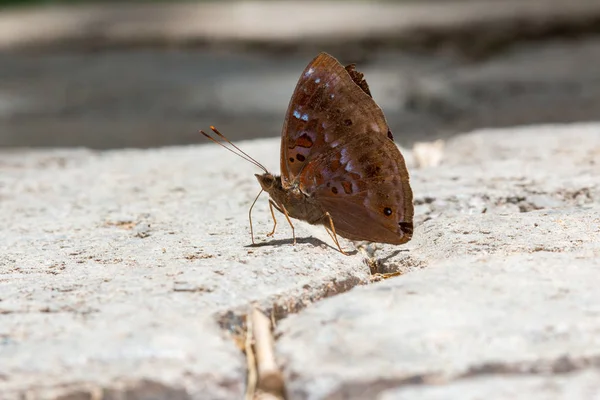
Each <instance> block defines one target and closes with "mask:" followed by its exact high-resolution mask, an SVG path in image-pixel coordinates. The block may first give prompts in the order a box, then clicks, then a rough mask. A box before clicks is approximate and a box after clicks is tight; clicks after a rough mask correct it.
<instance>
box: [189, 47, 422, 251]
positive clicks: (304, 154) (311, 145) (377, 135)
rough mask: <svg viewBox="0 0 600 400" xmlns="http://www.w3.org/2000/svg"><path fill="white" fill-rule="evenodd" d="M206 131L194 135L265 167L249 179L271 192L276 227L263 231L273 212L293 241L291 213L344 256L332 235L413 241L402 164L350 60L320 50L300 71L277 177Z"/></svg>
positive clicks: (221, 137) (408, 189)
mask: <svg viewBox="0 0 600 400" xmlns="http://www.w3.org/2000/svg"><path fill="white" fill-rule="evenodd" d="M211 129H212V131H213V132H214V133H215V134H216V135H217V137H218V139H216V138H214V137H212V136H211V135H209V134H207V133H205V132H204V131H200V132H201V133H202V134H203V135H204V136H206V137H207V138H209V139H211V140H212V141H214V142H216V143H218V144H220V145H221V146H223V147H225V148H227V149H228V150H230V151H232V152H234V153H235V154H237V155H238V156H240V157H242V158H244V159H246V160H248V161H250V162H252V163H253V164H254V165H256V166H257V167H259V168H261V169H262V170H263V171H264V173H263V174H255V176H256V178H257V179H258V182H259V183H260V186H261V188H262V190H261V192H260V193H259V196H260V194H261V193H262V191H266V192H267V193H268V194H269V196H270V199H269V206H270V210H271V215H272V217H273V221H274V226H273V230H272V231H271V233H269V234H268V236H272V235H273V234H274V233H275V228H276V226H277V220H276V219H275V212H274V209H275V210H277V211H279V212H280V213H282V214H283V215H284V216H285V218H286V219H287V221H288V223H289V224H290V226H291V227H292V235H293V238H294V244H295V243H296V235H295V232H294V225H293V224H292V221H291V218H295V219H298V220H302V221H306V222H308V223H310V224H313V225H323V226H324V227H325V229H326V230H327V232H328V233H329V234H330V236H331V237H332V239H333V240H334V242H335V244H336V245H337V247H338V249H339V250H340V252H342V253H344V254H346V253H345V252H344V251H343V250H342V247H341V246H340V244H339V241H338V239H337V236H338V235H339V236H342V237H344V238H347V239H350V240H358V241H370V242H380V243H390V244H402V243H406V242H408V241H409V240H410V239H411V238H412V234H413V214H414V208H413V202H412V200H413V195H412V190H411V187H410V183H409V175H408V170H407V168H406V163H405V161H404V157H403V156H402V154H401V153H400V150H399V149H398V147H397V146H396V144H395V143H394V137H393V135H392V132H391V131H390V129H389V126H388V124H387V122H386V119H385V116H384V115H383V111H382V110H381V108H379V106H378V105H377V103H375V101H374V100H373V98H372V96H371V92H370V90H369V86H368V85H367V82H366V81H365V79H364V75H363V74H362V73H360V72H358V71H357V70H356V68H355V65H354V64H351V65H348V66H346V67H344V66H342V65H341V64H340V63H339V62H338V61H337V60H336V59H335V58H333V57H332V56H330V55H329V54H327V53H320V54H319V55H318V56H317V57H316V58H315V59H313V60H312V61H311V62H310V63H309V64H308V66H307V67H306V68H305V69H304V71H303V72H302V75H301V76H300V79H299V80H298V83H297V85H296V89H295V90H294V94H293V95H292V98H291V100H290V103H289V106H288V110H287V113H286V116H285V122H284V124H283V130H282V134H281V159H280V162H281V175H280V176H278V175H273V174H271V173H270V172H269V171H267V169H266V168H265V167H264V166H262V165H261V164H260V163H258V162H257V161H256V160H254V159H253V158H252V157H250V156H248V155H247V154H246V153H244V152H243V151H242V150H241V149H239V148H238V147H237V146H235V145H234V144H233V143H231V142H230V141H229V140H228V139H227V138H226V137H225V136H224V135H222V134H221V133H220V132H219V131H218V130H217V129H216V128H215V127H213V126H211ZM229 146H232V147H229ZM259 196H257V197H256V199H255V200H254V203H255V202H256V200H257V199H258V197H259ZM254 203H252V207H253V206H254ZM252 207H251V208H250V231H251V235H252V242H253V243H254V233H253V230H252V216H251V212H252Z"/></svg>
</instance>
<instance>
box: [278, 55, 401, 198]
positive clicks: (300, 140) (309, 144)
mask: <svg viewBox="0 0 600 400" xmlns="http://www.w3.org/2000/svg"><path fill="white" fill-rule="evenodd" d="M366 133H369V134H377V135H383V137H389V138H390V139H391V138H392V136H391V132H390V130H389V128H388V125H387V122H386V120H385V117H384V115H383V112H382V111H381V109H380V108H379V106H378V105H377V104H376V103H375V101H373V99H372V98H371V95H370V92H369V87H368V85H367V83H366V81H365V80H364V79H363V75H362V74H361V73H360V72H358V71H356V70H355V69H354V65H349V66H348V67H346V68H344V67H343V66H342V65H341V64H340V63H339V62H338V61H337V60H336V59H335V58H333V57H331V56H330V55H329V54H326V53H321V54H319V55H318V56H317V57H316V58H315V59H314V60H312V61H311V62H310V63H309V64H308V66H307V67H306V69H305V70H304V71H303V72H302V75H301V76H300V79H299V80H298V84H297V85H296V89H295V90H294V94H293V95H292V99H291V100H290V104H289V106H288V110H287V114H286V117H285V122H284V125H283V131H282V138H281V175H282V176H281V179H282V183H283V185H284V187H290V186H291V185H292V182H293V181H295V180H296V178H297V177H298V175H299V174H300V172H301V171H302V169H303V168H304V167H305V166H306V165H307V164H309V163H310V162H311V161H313V160H315V158H319V157H323V156H325V153H327V152H328V151H330V150H331V149H332V148H334V147H335V146H336V145H337V144H338V140H340V139H341V138H343V137H345V136H347V135H348V134H352V135H356V134H366Z"/></svg>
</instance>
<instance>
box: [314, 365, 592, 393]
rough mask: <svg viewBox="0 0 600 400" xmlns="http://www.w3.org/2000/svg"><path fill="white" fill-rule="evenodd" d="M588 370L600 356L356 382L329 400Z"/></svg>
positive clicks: (346, 386)
mask: <svg viewBox="0 0 600 400" xmlns="http://www.w3.org/2000/svg"><path fill="white" fill-rule="evenodd" d="M588 368H600V354H598V355H593V356H587V357H570V356H568V355H564V356H561V357H558V358H556V359H554V360H538V361H533V362H529V361H525V362H516V363H502V362H488V363H484V364H481V365H474V366H472V367H469V368H468V369H467V370H466V371H465V372H463V373H459V374H456V375H454V376H450V375H447V374H444V373H441V372H432V373H423V374H415V375H411V376H405V377H402V378H396V379H394V378H390V379H378V380H376V381H370V382H353V383H351V384H349V385H344V387H341V388H338V389H337V390H335V391H334V392H332V393H330V394H329V395H328V396H327V397H326V398H327V399H328V400H341V399H345V400H360V399H371V398H373V399H374V398H377V396H378V395H379V394H381V393H382V392H383V391H385V390H390V389H398V388H400V387H405V386H413V385H431V384H436V385H440V384H449V383H452V382H457V381H461V380H466V379H471V378H476V377H481V376H489V375H503V376H523V375H563V374H568V373H572V372H576V371H581V370H585V369H588Z"/></svg>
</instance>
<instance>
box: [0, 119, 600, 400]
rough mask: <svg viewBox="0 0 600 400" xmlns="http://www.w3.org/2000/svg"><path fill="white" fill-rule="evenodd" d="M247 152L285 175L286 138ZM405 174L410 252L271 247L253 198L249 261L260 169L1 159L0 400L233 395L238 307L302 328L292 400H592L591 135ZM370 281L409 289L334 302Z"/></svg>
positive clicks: (595, 226) (196, 158)
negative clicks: (411, 205)
mask: <svg viewBox="0 0 600 400" xmlns="http://www.w3.org/2000/svg"><path fill="white" fill-rule="evenodd" d="M396 135H399V134H398V133H396ZM240 146H242V147H243V149H244V150H246V151H247V152H248V153H250V154H251V155H253V156H254V157H256V158H257V159H258V160H259V161H261V162H263V163H264V164H266V165H267V166H269V167H270V168H271V169H272V170H273V171H274V172H277V170H278V167H277V166H278V157H279V156H278V148H279V143H278V140H276V139H273V140H260V141H254V142H246V143H240ZM406 156H407V160H408V163H409V166H410V167H411V177H412V186H413V190H414V192H415V203H416V215H417V218H416V222H417V227H416V233H415V235H414V239H413V240H412V241H411V242H409V243H408V244H407V245H405V246H401V247H391V246H371V247H370V249H371V250H370V251H371V253H370V255H367V254H366V253H364V252H362V251H361V252H357V253H356V254H354V255H353V256H349V257H346V256H343V255H341V254H340V253H339V252H337V251H336V250H335V249H334V248H333V247H332V246H331V244H332V243H331V241H330V239H329V238H328V236H327V234H326V233H325V231H324V230H323V229H322V228H321V227H312V226H308V225H306V224H304V223H300V222H298V223H296V228H297V229H296V232H297V235H298V238H299V243H298V244H297V245H296V246H292V244H291V230H290V228H289V227H288V226H287V224H285V220H284V219H283V218H281V217H279V223H280V224H279V226H278V228H277V232H276V234H275V237H274V238H266V237H265V233H266V232H269V231H270V229H271V227H272V223H271V221H270V214H269V211H268V206H267V201H266V198H263V199H261V200H259V202H258V203H257V206H256V207H255V210H254V214H253V215H254V224H255V233H256V237H257V242H258V244H259V245H258V246H253V247H252V246H249V244H250V237H249V229H248V221H247V211H248V207H249V205H250V203H251V202H252V200H253V199H254V196H255V195H256V193H257V190H258V184H257V183H256V182H255V180H254V177H253V176H252V175H253V173H255V172H258V171H256V170H255V168H254V167H252V166H251V165H250V164H248V163H246V162H245V161H243V160H241V159H238V158H236V157H234V156H233V155H231V154H229V153H227V152H225V150H223V149H221V148H218V147H216V146H214V145H207V146H190V147H178V148H165V149H158V150H120V151H109V152H92V151H86V150H47V151H39V150H38V151H34V150H22V151H10V152H9V151H4V152H2V153H0V219H1V221H2V222H3V223H2V225H1V226H0V398H2V399H4V398H6V399H11V400H12V399H21V398H33V399H38V398H40V399H54V398H62V399H66V398H70V399H75V398H99V397H98V396H104V397H105V398H159V399H162V398H165V399H188V398H189V399H203V398H211V399H230V398H231V399H237V398H241V396H242V393H243V391H244V386H245V360H244V357H243V354H242V353H241V352H240V350H239V349H238V348H237V346H236V344H235V342H234V340H233V339H232V337H231V335H230V334H229V331H230V330H232V329H235V328H236V327H238V324H239V323H240V321H241V319H240V316H242V315H243V314H244V312H245V311H246V310H247V307H248V306H249V304H251V303H255V304H258V305H259V306H260V307H261V308H263V309H266V310H269V309H274V310H275V311H276V313H277V315H278V316H285V314H286V313H288V312H292V313H294V312H297V314H295V315H290V316H288V317H287V318H285V319H283V320H282V321H280V322H279V325H278V337H277V347H276V349H277V355H278V359H279V360H280V362H281V364H282V366H283V368H284V372H285V376H286V387H287V389H288V391H289V393H288V394H289V399H305V398H306V399H325V398H327V399H336V398H350V399H353V398H354V399H363V398H381V399H397V398H436V396H437V398H473V399H474V398H477V396H480V395H481V396H483V397H485V398H502V394H503V393H512V392H510V390H512V389H511V388H514V390H515V391H516V390H517V389H518V388H522V390H523V393H527V394H528V396H527V398H533V399H537V398H540V399H541V398H544V399H546V398H550V399H553V398H569V399H571V398H573V399H586V400H587V399H589V398H594V397H593V396H597V393H598V386H597V385H596V384H595V380H594V379H595V377H596V375H597V370H598V368H599V367H600V351H599V350H598V349H600V334H599V333H600V308H599V305H600V291H598V290H597V286H598V282H599V281H600V261H599V260H600V257H599V256H600V201H599V199H600V179H599V176H600V173H599V171H600V170H599V168H600V124H579V125H567V126H537V127H528V128H515V129H506V130H496V131H493V130H488V131H480V132H475V133H472V134H467V135H463V136H459V137H456V138H455V139H453V140H451V141H449V142H448V143H447V144H446V152H445V154H444V159H443V161H442V164H441V165H440V166H438V167H432V168H425V169H415V168H412V157H411V156H410V153H409V152H406ZM343 243H344V246H345V247H349V248H350V247H351V246H352V244H351V243H349V242H347V241H344V242H343ZM373 249H375V250H373ZM373 251H374V252H373ZM367 265H370V266H377V267H378V269H379V270H380V271H382V272H392V271H403V272H405V274H404V275H402V276H399V277H396V278H393V279H389V280H386V281H384V282H378V283H374V284H372V285H366V286H363V287H359V288H356V289H352V290H350V291H349V292H348V293H344V294H340V293H341V292H344V291H348V290H349V289H351V288H352V287H354V286H357V285H361V284H367V283H368V282H369V281H370V276H369V268H368V267H367ZM337 294H339V295H338V296H335V297H333V298H331V299H325V300H322V301H320V300H321V299H323V298H325V297H331V296H333V295H337ZM311 303H315V304H312V305H311ZM306 306H308V308H306V309H304V310H302V309H303V308H304V307H306ZM498 387H505V388H506V391H504V392H503V391H501V390H499V389H497V388H498ZM543 388H546V389H547V390H546V389H543ZM538 389H539V390H538ZM544 390H546V391H544ZM548 390H551V391H548ZM461 393H463V395H464V397H461ZM535 393H538V394H535ZM546 393H549V394H548V395H547V396H546V397H544V396H545V395H546ZM588 393H591V395H590V396H592V397H590V396H587V394H588ZM529 394H531V396H529ZM534 394H535V396H537V397H535V396H534ZM94 396H96V397H94ZM469 396H470V397H469ZM494 396H496V397H494ZM560 396H563V397H560ZM513 397H514V396H513Z"/></svg>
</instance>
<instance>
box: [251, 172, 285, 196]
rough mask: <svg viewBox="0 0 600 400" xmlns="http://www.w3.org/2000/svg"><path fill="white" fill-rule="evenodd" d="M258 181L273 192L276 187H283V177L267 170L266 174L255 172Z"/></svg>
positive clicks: (263, 187)
mask: <svg viewBox="0 0 600 400" xmlns="http://www.w3.org/2000/svg"><path fill="white" fill-rule="evenodd" d="M254 176H256V179H257V180H258V183H260V187H262V189H263V190H264V191H265V192H268V193H270V192H272V191H273V189H275V188H281V178H280V177H278V176H275V175H273V174H271V173H270V172H265V173H264V174H254Z"/></svg>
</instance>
